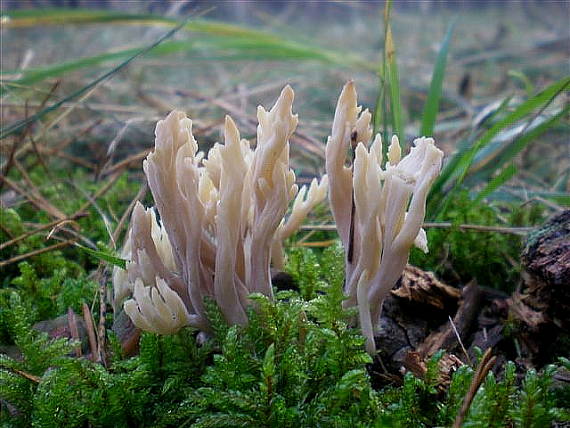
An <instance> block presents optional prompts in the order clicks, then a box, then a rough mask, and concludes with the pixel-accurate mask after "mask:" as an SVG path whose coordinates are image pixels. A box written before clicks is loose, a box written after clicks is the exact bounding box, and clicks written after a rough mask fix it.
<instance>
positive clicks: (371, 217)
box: [326, 82, 443, 353]
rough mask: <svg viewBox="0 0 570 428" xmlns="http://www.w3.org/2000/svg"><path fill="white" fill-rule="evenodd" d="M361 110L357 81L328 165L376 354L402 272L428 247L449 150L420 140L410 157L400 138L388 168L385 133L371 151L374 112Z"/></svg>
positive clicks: (339, 116) (338, 116)
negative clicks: (432, 206)
mask: <svg viewBox="0 0 570 428" xmlns="http://www.w3.org/2000/svg"><path fill="white" fill-rule="evenodd" d="M359 112H360V108H359V107H357V102H356V91H355V89H354V85H353V84H352V82H349V83H348V84H346V85H345V87H344V89H343V91H342V93H341V95H340V98H339V102H338V105H337V110H336V113H335V120H334V123H333V129H332V135H331V137H330V138H329V142H328V146H327V152H326V165H327V174H328V176H329V180H330V191H329V194H330V202H331V207H332V212H333V215H334V217H335V220H336V223H337V227H338V229H339V234H340V236H341V240H342V242H343V245H344V248H345V251H347V252H348V254H350V257H347V258H346V274H347V278H346V286H345V292H346V294H347V296H348V299H347V300H346V302H345V304H346V305H347V306H353V305H357V306H358V311H359V319H360V325H361V328H362V332H363V334H364V335H365V336H366V339H367V345H366V347H367V350H368V351H369V352H370V353H374V352H375V345H374V327H375V326H377V325H378V322H379V319H380V312H381V309H382V303H383V301H384V299H385V297H386V295H387V294H388V292H389V291H390V289H391V288H392V287H393V286H394V284H395V283H396V281H397V280H398V278H399V277H400V275H401V274H402V271H403V269H404V266H405V265H406V263H407V260H408V256H409V252H410V249H411V247H412V245H414V244H416V245H417V246H418V247H419V248H420V249H422V250H424V251H427V239H426V235H425V231H423V229H421V225H422V223H423V220H424V217H425V204H426V198H427V194H428V192H429V189H430V187H431V184H432V183H433V181H434V180H435V178H436V177H437V175H438V174H439V170H440V169H441V162H442V158H443V153H442V152H441V151H440V150H439V149H437V148H436V147H435V145H434V141H433V139H431V138H418V139H416V140H415V141H414V147H412V148H411V150H410V153H409V154H408V155H406V156H405V157H404V158H402V152H401V148H400V142H399V140H398V138H397V137H396V136H394V137H392V141H391V144H390V146H389V148H388V160H387V162H386V164H385V165H384V166H383V165H382V141H381V138H380V136H379V135H377V136H376V137H375V139H374V141H373V143H372V145H371V146H370V148H369V149H367V148H366V145H367V144H368V141H369V140H370V138H371V130H370V116H369V113H368V112H367V111H364V112H362V113H360V115H359ZM351 143H352V144H353V145H354V144H355V143H356V144H357V147H356V150H355V156H354V162H353V165H352V167H348V166H346V165H345V163H346V153H347V150H348V148H349V147H350V145H351ZM350 195H352V198H351V196H350ZM349 232H350V233H349Z"/></svg>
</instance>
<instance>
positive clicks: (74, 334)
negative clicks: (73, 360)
mask: <svg viewBox="0 0 570 428" xmlns="http://www.w3.org/2000/svg"><path fill="white" fill-rule="evenodd" d="M67 325H68V326H69V332H70V333H71V338H72V339H73V340H81V338H80V337H79V330H78V329H77V318H76V317H75V312H73V309H71V307H69V308H68V309H67ZM75 356H77V357H81V343H78V344H77V345H76V346H75Z"/></svg>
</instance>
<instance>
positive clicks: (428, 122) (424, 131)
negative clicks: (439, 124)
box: [420, 20, 455, 137]
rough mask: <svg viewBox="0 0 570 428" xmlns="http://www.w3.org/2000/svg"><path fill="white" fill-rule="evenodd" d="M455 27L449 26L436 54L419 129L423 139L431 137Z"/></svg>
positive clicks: (453, 23)
mask: <svg viewBox="0 0 570 428" xmlns="http://www.w3.org/2000/svg"><path fill="white" fill-rule="evenodd" d="M454 27H455V20H454V21H453V22H452V23H451V24H449V27H448V28H447V32H446V34H445V37H444V38H443V42H442V43H441V48H440V49H439V53H438V54H437V59H436V61H435V66H434V68H433V73H432V76H431V84H430V87H429V92H428V96H427V99H426V104H425V106H424V111H423V114H422V125H421V128H420V135H422V136H424V137H431V136H433V129H434V127H435V122H436V119H437V113H438V112H439V101H440V99H441V93H442V87H443V78H444V76H445V67H446V65H447V55H448V52H449V45H450V43H451V36H452V35H453V29H454Z"/></svg>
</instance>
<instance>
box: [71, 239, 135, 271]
mask: <svg viewBox="0 0 570 428" xmlns="http://www.w3.org/2000/svg"><path fill="white" fill-rule="evenodd" d="M75 246H76V247H78V248H80V249H82V250H83V251H85V252H86V253H87V254H89V255H91V256H93V257H95V258H96V259H98V260H101V261H104V262H107V263H111V264H112V265H114V266H118V267H120V268H122V269H126V268H127V261H126V260H124V259H121V258H120V257H115V256H112V255H111V254H108V253H105V252H103V251H96V250H92V249H91V248H88V247H84V246H83V245H80V244H77V243H76V244H75Z"/></svg>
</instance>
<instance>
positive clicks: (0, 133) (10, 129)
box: [0, 18, 190, 140]
mask: <svg viewBox="0 0 570 428" xmlns="http://www.w3.org/2000/svg"><path fill="white" fill-rule="evenodd" d="M188 19H190V18H188ZM185 24H186V21H184V22H182V23H181V24H180V25H178V26H177V27H175V28H173V29H172V30H170V31H168V32H167V33H166V34H164V35H163V36H162V37H160V38H159V39H158V40H156V41H155V42H154V43H152V44H151V45H149V46H147V47H145V48H143V49H141V50H139V51H138V52H136V53H135V54H134V55H132V56H131V57H129V58H128V59H126V60H125V61H123V62H122V63H121V64H119V65H118V66H117V67H114V68H113V69H112V70H110V71H108V72H107V73H104V74H103V75H101V76H100V77H98V78H97V79H95V80H93V81H92V82H90V83H89V84H87V85H85V86H83V87H82V88H80V89H78V90H77V91H75V92H73V93H72V94H71V95H68V96H67V97H65V98H64V99H62V100H61V101H58V102H56V103H55V104H52V105H51V106H49V107H46V108H44V109H42V110H41V111H39V112H37V113H36V114H34V115H33V116H30V117H28V118H26V119H23V120H20V121H17V122H16V123H13V124H11V125H9V126H7V127H5V128H2V129H1V130H0V140H2V139H4V138H6V137H8V136H9V135H12V134H14V133H16V132H18V131H19V130H21V129H23V128H24V127H26V126H28V125H30V124H32V123H34V122H36V121H37V120H39V119H41V118H42V117H44V116H45V115H46V114H48V113H50V112H52V111H55V110H57V109H58V108H59V107H61V106H62V105H63V104H65V103H67V102H69V101H71V100H73V99H75V98H78V97H80V96H81V95H83V94H85V93H87V91H89V90H90V89H92V88H94V87H95V86H97V85H98V84H99V83H100V82H102V81H103V80H106V79H108V78H109V77H111V76H113V75H114V74H115V73H116V72H117V71H119V70H121V69H123V68H124V67H126V66H127V65H128V64H130V63H131V62H132V61H133V60H135V59H136V58H138V57H140V56H142V55H144V54H145V53H147V52H149V51H151V50H152V49H154V48H155V47H157V46H158V45H160V44H161V43H162V42H163V41H165V40H166V39H168V38H170V37H172V36H173V35H174V34H175V33H176V32H177V31H178V30H180V29H181V28H182V27H183V26H184V25H185Z"/></svg>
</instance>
